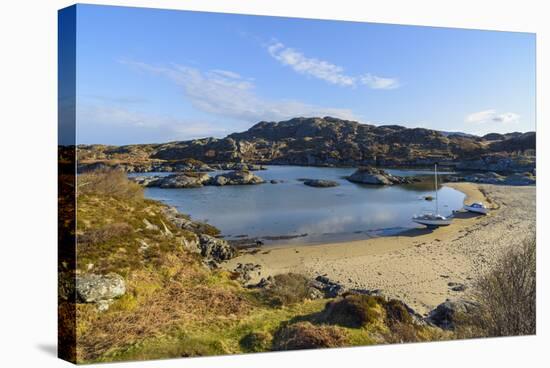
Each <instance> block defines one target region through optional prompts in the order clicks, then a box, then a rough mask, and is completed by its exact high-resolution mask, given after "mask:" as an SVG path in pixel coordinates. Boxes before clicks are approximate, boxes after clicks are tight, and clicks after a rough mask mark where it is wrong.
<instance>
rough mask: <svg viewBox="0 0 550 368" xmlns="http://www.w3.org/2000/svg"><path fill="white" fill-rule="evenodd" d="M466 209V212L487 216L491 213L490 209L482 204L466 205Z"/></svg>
mask: <svg viewBox="0 0 550 368" xmlns="http://www.w3.org/2000/svg"><path fill="white" fill-rule="evenodd" d="M464 209H465V210H466V211H470V212H475V213H481V214H483V215H486V214H487V213H489V209H488V208H487V207H486V206H485V205H484V204H483V203H481V202H474V203H472V204H469V205H468V204H465V205H464Z"/></svg>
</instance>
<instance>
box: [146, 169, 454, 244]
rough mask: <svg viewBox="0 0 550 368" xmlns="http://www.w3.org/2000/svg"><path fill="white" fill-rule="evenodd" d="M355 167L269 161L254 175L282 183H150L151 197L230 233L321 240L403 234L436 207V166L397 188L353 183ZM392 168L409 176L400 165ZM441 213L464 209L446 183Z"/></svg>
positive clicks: (296, 239) (294, 239) (292, 240)
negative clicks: (327, 183)
mask: <svg viewBox="0 0 550 368" xmlns="http://www.w3.org/2000/svg"><path fill="white" fill-rule="evenodd" d="M353 171H354V169H352V168H318V167H297V166H270V167H268V170H266V171H259V172H257V173H256V174H257V175H259V176H261V177H263V178H264V179H265V180H266V181H269V180H272V179H275V180H282V183H279V184H269V183H268V184H262V185H251V186H224V187H214V186H206V187H203V188H194V189H161V188H147V189H146V195H147V196H148V197H150V198H153V199H158V200H162V201H164V202H166V203H168V204H170V205H173V206H176V207H177V208H178V209H179V210H180V211H181V212H184V213H188V214H190V215H191V216H192V217H193V218H195V219H197V220H203V221H208V222H209V223H211V224H213V225H215V226H217V227H218V228H220V229H221V231H222V233H223V234H224V235H225V236H226V237H227V238H229V239H231V238H235V237H237V236H243V235H246V236H248V237H260V238H261V237H264V236H268V237H277V236H286V235H302V234H307V236H301V237H297V238H293V239H279V240H269V239H268V240H266V243H268V244H269V243H273V242H276V243H278V244H279V243H319V242H325V241H344V240H352V239H362V238H365V237H368V236H380V235H388V234H395V233H398V232H402V231H403V230H406V229H408V228H413V227H415V226H416V225H415V224H414V223H413V222H411V220H410V219H411V216H412V215H414V214H415V213H422V212H423V211H430V210H433V207H434V203H433V202H429V201H426V200H424V196H426V195H433V194H434V193H433V181H432V180H433V178H432V177H431V176H430V174H431V172H430V171H410V170H407V171H406V174H407V175H425V177H426V180H424V181H422V182H420V183H415V184H410V185H399V186H388V187H378V186H368V185H358V184H354V183H350V182H348V181H347V180H345V179H343V177H345V176H347V175H350V174H351V173H352V172H353ZM391 172H392V174H395V175H403V174H404V172H403V171H401V170H392V171H391ZM300 178H312V179H328V180H335V181H337V182H338V183H339V184H340V186H338V187H333V188H312V187H308V186H306V185H304V184H303V183H302V182H300V181H298V179H300ZM438 195H439V202H440V203H439V207H440V212H441V213H442V214H443V215H449V214H451V213H452V210H454V209H458V208H460V207H462V201H463V198H464V195H463V194H462V193H460V192H458V191H456V190H454V189H451V188H448V187H440V189H439V191H438Z"/></svg>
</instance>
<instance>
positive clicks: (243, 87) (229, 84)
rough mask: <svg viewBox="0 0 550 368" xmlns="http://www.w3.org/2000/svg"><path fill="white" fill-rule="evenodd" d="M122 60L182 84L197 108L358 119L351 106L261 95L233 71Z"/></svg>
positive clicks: (253, 116)
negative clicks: (337, 106) (267, 97)
mask: <svg viewBox="0 0 550 368" xmlns="http://www.w3.org/2000/svg"><path fill="white" fill-rule="evenodd" d="M120 62H121V63H123V64H126V65H128V66H131V67H133V68H136V69H138V70H142V71H146V72H150V73H154V74H157V75H161V76H164V77H166V78H168V79H169V80H171V81H172V82H174V83H176V84H178V85H179V86H181V87H182V89H183V93H184V95H185V97H186V98H187V99H188V100H189V101H190V103H191V104H192V106H193V107H194V108H195V109H197V110H200V111H202V112H206V113H209V114H214V115H217V116H221V117H224V118H232V119H236V120H239V121H247V122H248V123H252V122H257V121H259V120H284V119H288V118H292V117H296V116H325V115H330V116H334V117H339V118H343V119H355V120H357V117H356V116H354V114H353V112H352V111H351V110H349V109H342V108H334V107H325V106H316V105H311V104H307V103H303V102H300V101H293V100H270V99H266V98H262V97H260V96H259V95H258V94H257V93H256V91H255V85H254V83H253V82H252V80H251V79H248V78H244V77H242V76H240V75H239V74H238V73H235V72H232V71H227V70H209V71H201V70H199V69H196V68H192V67H188V66H184V65H177V64H170V65H168V66H164V65H163V66H159V65H151V64H147V63H143V62H136V61H128V60H124V61H120Z"/></svg>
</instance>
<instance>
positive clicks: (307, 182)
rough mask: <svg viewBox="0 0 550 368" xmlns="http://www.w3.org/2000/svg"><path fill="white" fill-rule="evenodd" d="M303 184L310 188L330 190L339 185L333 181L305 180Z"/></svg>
mask: <svg viewBox="0 0 550 368" xmlns="http://www.w3.org/2000/svg"><path fill="white" fill-rule="evenodd" d="M304 184H305V185H307V186H310V187H316V188H330V187H337V186H339V185H340V184H338V183H337V182H335V181H333V180H323V179H306V180H304Z"/></svg>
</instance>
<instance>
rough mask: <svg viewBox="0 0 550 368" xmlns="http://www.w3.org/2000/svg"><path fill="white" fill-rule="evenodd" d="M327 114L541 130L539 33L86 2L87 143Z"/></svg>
mask: <svg viewBox="0 0 550 368" xmlns="http://www.w3.org/2000/svg"><path fill="white" fill-rule="evenodd" d="M326 115H331V116H336V117H341V118H346V119H352V120H357V121H360V122H364V123H371V124H375V125H384V124H400V125H404V126H407V127H425V128H431V129H438V130H446V131H462V132H467V133H474V134H485V133H489V132H500V133H504V132H511V131H529V130H535V36H534V34H527V33H512V32H495V31H477V30H463V29H447V28H432V27H417V26H400V25H385V24H372V23H357V22H342V21H322V20H308V19H296V18H279V17H260V16H245V15H230V14H218V13H200V12H185V11H173V10H156V9H140V8H125V7H109V6H93V5H79V6H78V9H77V141H78V143H104V144H130V143H154V142H167V141H175V140H184V139H190V138H198V137H206V136H215V137H223V136H225V135H227V134H229V133H232V132H235V131H243V130H246V129H247V128H249V127H250V126H252V125H253V124H255V123H257V122H258V121H261V120H267V121H280V120H285V119H288V118H292V117H295V116H326Z"/></svg>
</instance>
